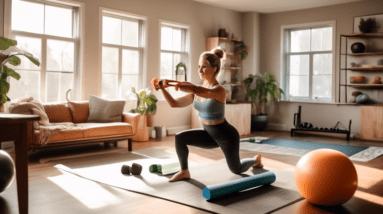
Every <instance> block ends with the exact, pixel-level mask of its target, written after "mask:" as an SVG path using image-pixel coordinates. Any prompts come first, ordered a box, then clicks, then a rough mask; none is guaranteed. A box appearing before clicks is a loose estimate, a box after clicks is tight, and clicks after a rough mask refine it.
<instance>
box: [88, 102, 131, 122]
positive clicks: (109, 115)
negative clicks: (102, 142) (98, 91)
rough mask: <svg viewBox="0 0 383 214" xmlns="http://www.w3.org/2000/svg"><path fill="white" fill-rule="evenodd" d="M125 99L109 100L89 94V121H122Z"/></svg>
mask: <svg viewBox="0 0 383 214" xmlns="http://www.w3.org/2000/svg"><path fill="white" fill-rule="evenodd" d="M124 106H125V100H107V99H103V98H101V97H97V96H94V95H89V117H88V121H87V122H96V123H109V122H122V112H123V110H124Z"/></svg>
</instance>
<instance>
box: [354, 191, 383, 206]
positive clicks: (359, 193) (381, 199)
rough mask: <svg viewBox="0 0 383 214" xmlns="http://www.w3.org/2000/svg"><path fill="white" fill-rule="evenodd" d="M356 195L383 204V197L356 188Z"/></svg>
mask: <svg viewBox="0 0 383 214" xmlns="http://www.w3.org/2000/svg"><path fill="white" fill-rule="evenodd" d="M354 197H357V198H360V199H362V200H365V201H369V202H371V203H374V204H379V205H381V206H383V197H381V196H377V195H373V194H370V193H366V192H362V191H359V190H356V192H355V194H354Z"/></svg>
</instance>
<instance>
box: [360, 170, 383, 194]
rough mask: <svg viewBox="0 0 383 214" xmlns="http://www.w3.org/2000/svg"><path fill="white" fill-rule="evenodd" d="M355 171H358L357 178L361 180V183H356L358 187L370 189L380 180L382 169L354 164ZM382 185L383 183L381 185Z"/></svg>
mask: <svg viewBox="0 0 383 214" xmlns="http://www.w3.org/2000/svg"><path fill="white" fill-rule="evenodd" d="M354 165H355V168H356V171H357V173H358V180H359V181H360V180H363V183H360V182H359V183H358V186H359V187H362V188H364V189H370V188H372V187H374V186H375V185H377V184H379V183H381V182H382V178H383V171H382V170H381V169H376V168H373V167H368V166H362V165H358V164H354ZM382 186H383V185H382Z"/></svg>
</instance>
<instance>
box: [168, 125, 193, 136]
mask: <svg viewBox="0 0 383 214" xmlns="http://www.w3.org/2000/svg"><path fill="white" fill-rule="evenodd" d="M189 129H191V127H190V126H175V127H169V128H168V129H167V132H168V135H175V134H177V133H178V132H182V131H186V130H189Z"/></svg>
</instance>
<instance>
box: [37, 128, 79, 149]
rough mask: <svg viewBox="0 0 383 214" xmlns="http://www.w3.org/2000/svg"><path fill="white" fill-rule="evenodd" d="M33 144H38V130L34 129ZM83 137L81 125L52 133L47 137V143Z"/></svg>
mask: <svg viewBox="0 0 383 214" xmlns="http://www.w3.org/2000/svg"><path fill="white" fill-rule="evenodd" d="M33 135H34V136H33V144H34V145H39V139H40V131H39V130H36V131H34V133H33ZM83 138H84V133H83V131H82V127H74V128H71V129H67V130H62V131H58V132H56V133H54V134H53V135H52V136H50V137H49V141H48V144H50V143H55V142H63V141H64V142H65V141H76V140H81V139H83Z"/></svg>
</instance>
